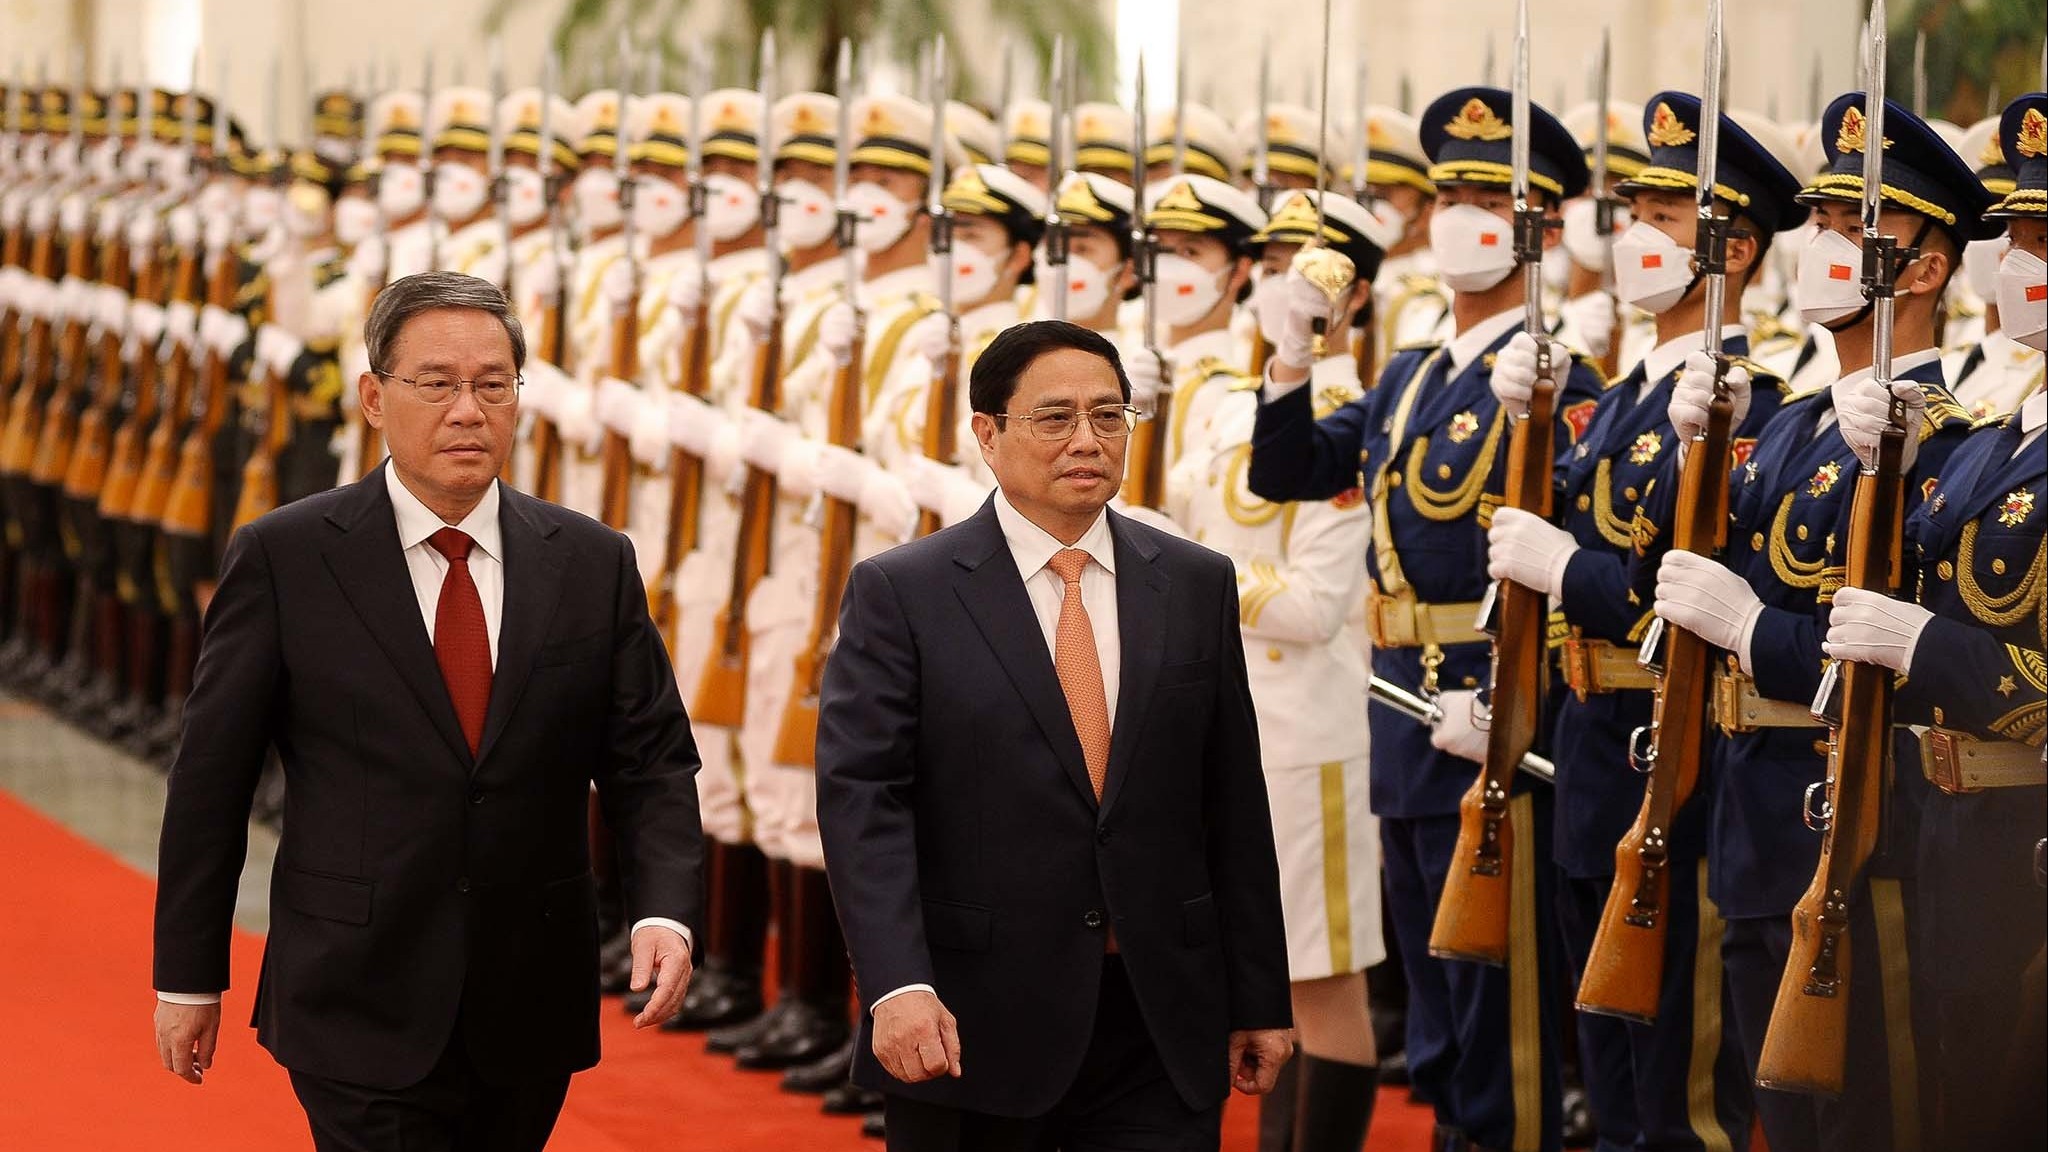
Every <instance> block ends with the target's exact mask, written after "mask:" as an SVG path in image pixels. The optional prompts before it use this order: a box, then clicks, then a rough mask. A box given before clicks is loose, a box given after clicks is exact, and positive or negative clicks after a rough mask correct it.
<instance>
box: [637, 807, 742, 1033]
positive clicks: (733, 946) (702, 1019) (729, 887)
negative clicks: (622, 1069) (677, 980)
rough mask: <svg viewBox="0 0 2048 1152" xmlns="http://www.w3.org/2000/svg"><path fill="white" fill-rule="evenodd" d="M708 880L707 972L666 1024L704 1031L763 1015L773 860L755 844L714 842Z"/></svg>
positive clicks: (674, 1028)
mask: <svg viewBox="0 0 2048 1152" xmlns="http://www.w3.org/2000/svg"><path fill="white" fill-rule="evenodd" d="M705 880H706V887H707V889H708V896H709V899H708V900H707V901H706V903H705V926H704V970H703V971H702V972H701V973H699V974H698V976H697V978H696V979H695V980H692V981H691V982H690V990H689V992H688V993H687V994H685V995H684V997H683V1007H682V1010H681V1011H680V1012H677V1013H676V1014H675V1016H673V1017H672V1018H670V1019H669V1021H668V1022H667V1023H665V1024H663V1025H662V1027H663V1028H665V1029H667V1030H669V1031H671V1032H704V1031H707V1030H709V1029H712V1028H723V1027H725V1026H726V1025H728V1024H736V1023H738V1022H739V1021H742V1020H749V1019H752V1018H753V1017H755V1016H759V1015H760V1014H761V958H762V954H763V952H764V951H765V950H766V947H767V937H768V858H767V857H766V856H763V855H762V854H761V850H760V849H759V848H756V847H754V846H753V845H752V844H720V843H719V842H717V841H715V840H714V841H712V842H711V845H710V851H709V852H708V854H707V860H706V867H705Z"/></svg>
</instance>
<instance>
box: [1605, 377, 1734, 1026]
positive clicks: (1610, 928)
mask: <svg viewBox="0 0 2048 1152" xmlns="http://www.w3.org/2000/svg"><path fill="white" fill-rule="evenodd" d="M1733 429H1734V406H1733V405H1732V404H1731V403H1730V402H1729V400H1728V398H1727V397H1726V396H1722V395H1716V396H1715V397H1714V399H1713V401H1712V402H1711V403H1710V404H1709V405H1708V407H1707V426H1706V429H1705V431H1704V432H1703V433H1702V434H1701V435H1700V438H1699V439H1697V440H1695V441H1694V442H1693V443H1692V445H1691V447H1690V448H1689V449H1688V451H1687V453H1686V457H1685V466H1684V467H1683V468H1682V469H1681V470H1680V472H1679V476H1678V512H1677V523H1676V524H1675V525H1674V527H1673V535H1672V546H1673V547H1676V548H1680V549H1683V550H1685V551H1687V552H1693V553H1697V554H1699V555H1701V556H1714V555H1718V554H1719V552H1720V549H1721V546H1722V544H1723V543H1724V538H1725V536H1726V532H1727V524H1728V469H1729V467H1730V466H1731V461H1732V456H1731V453H1730V451H1729V449H1730V437H1731V436H1732V435H1733ZM1713 659H1714V649H1713V646H1712V645H1710V644H1708V643H1707V642H1706V641H1704V640H1702V639H1700V638H1699V637H1698V636H1696V635H1694V634H1692V633H1691V632H1687V631H1685V630H1684V629H1682V628H1671V629H1666V630H1665V631H1664V636H1663V647H1662V651H1661V652H1660V653H1658V662H1659V663H1660V664H1661V666H1662V667H1661V671H1660V674H1659V676H1658V680H1657V698H1656V704H1655V710H1654V711H1653V712H1652V714H1651V715H1652V719H1651V721H1650V726H1649V727H1648V728H1647V729H1641V728H1639V729H1637V730H1636V732H1635V733H1634V734H1633V735H1632V736H1631V737H1630V738H1629V759H1630V763H1631V764H1632V765H1634V766H1635V768H1636V770H1637V771H1642V770H1644V767H1645V765H1644V764H1643V763H1641V761H1642V760H1647V761H1648V765H1647V767H1648V771H1649V775H1650V779H1649V782H1648V784H1647V786H1646V787H1645V788H1644V791H1643V806H1642V809H1641V810H1640V811H1639V812H1637V814H1636V819H1635V823H1634V824H1633V825H1631V826H1630V827H1629V830H1628V832H1627V833H1626V834H1625V835H1623V836H1622V838H1621V842H1620V843H1619V844H1617V845H1616V846H1615V849H1614V886H1613V887H1612V888H1610V889H1608V892H1607V906H1606V907H1605V908H1604V909H1602V910H1601V914H1600V927H1599V928H1598V929H1597V930H1596V931H1595V932H1594V934H1593V948H1592V951H1591V952H1590V953H1588V955H1587V959H1586V974H1585V976H1584V978H1583V979H1581V980H1580V981H1579V996H1578V1006H1579V1008H1580V1009H1582V1010H1584V1011H1587V1012H1598V1013H1601V1014H1602V1015H1607V1016H1620V1017H1622V1018H1624V1019H1629V1020H1638V1021H1642V1022H1644V1023H1648V1022H1649V1021H1652V1020H1654V1019H1656V1018H1657V1001H1658V998H1659V994H1660V992H1661V991H1662V989H1663V979H1664V944H1665V940H1666V938H1667V936H1668V934H1669V931H1670V924H1671V919H1670V910H1671V898H1670V894H1671V874H1670V869H1669V863H1670V860H1669V853H1670V835H1671V826H1672V824H1673V823H1674V822H1675V821H1676V820H1677V818H1678V812H1679V810H1680V809H1681V808H1683V807H1685V804H1686V801H1687V800H1689V799H1691V798H1692V795H1693V792H1694V791H1695V790H1696V789H1697V787H1698V785H1699V778H1700V762H1701V758H1702V757H1703V756H1704V754H1705V752H1706V741H1707V722H1708V700H1709V694H1710V687H1711V676H1712V674H1713V673H1712V662H1713ZM1646 736H1647V738H1648V746H1647V748H1644V747H1642V744H1643V741H1644V738H1645V737H1646Z"/></svg>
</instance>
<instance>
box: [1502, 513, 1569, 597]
mask: <svg viewBox="0 0 2048 1152" xmlns="http://www.w3.org/2000/svg"><path fill="white" fill-rule="evenodd" d="M1578 550H1579V544H1578V541H1576V540H1574V539H1572V534H1571V533H1569V532H1567V531H1565V530H1564V529H1562V528H1559V527H1557V526H1556V525H1554V524H1552V523H1550V522H1549V521H1547V520H1545V519H1543V518H1542V517H1541V516H1537V515H1534V514H1533V513H1529V512H1524V511H1522V510H1521V509H1519V508H1497V509H1495V510H1494V513H1493V527H1492V528H1490V529H1488V530H1487V533H1486V574H1487V575H1488V576H1490V577H1492V578H1493V579H1495V580H1512V581H1514V582H1515V583H1517V584H1520V585H1521V586H1523V587H1524V588H1534V589H1536V590H1537V591H1538V592H1544V593H1548V594H1549V595H1551V596H1562V595H1564V570H1565V566H1566V565H1567V564H1570V563H1571V559H1572V553H1574V552H1577V551H1578Z"/></svg>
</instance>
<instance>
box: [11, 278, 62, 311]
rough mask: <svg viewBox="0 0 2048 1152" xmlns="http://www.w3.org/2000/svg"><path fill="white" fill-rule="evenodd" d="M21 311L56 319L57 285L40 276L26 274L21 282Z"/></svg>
mask: <svg viewBox="0 0 2048 1152" xmlns="http://www.w3.org/2000/svg"><path fill="white" fill-rule="evenodd" d="M20 297H21V304H20V307H21V311H22V312H23V313H24V314H25V315H29V316H41V317H44V318H46V319H49V320H51V321H53V322H54V321H55V319H56V311H57V286H56V285H55V284H52V283H50V282H49V281H48V280H45V279H43V278H42V277H40V276H33V275H32V276H26V277H23V279H22V282H21V292H20Z"/></svg>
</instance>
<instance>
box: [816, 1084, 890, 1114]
mask: <svg viewBox="0 0 2048 1152" xmlns="http://www.w3.org/2000/svg"><path fill="white" fill-rule="evenodd" d="M881 1106H882V1094H881V1093H880V1092H874V1091H870V1090H869V1089H866V1088H863V1087H861V1086H860V1085H858V1084H855V1083H853V1082H852V1081H848V1082H846V1083H844V1084H841V1085H840V1086H839V1087H837V1088H834V1089H833V1090H831V1091H830V1092H827V1093H825V1102H824V1104H823V1105H822V1106H821V1107H822V1108H823V1109H824V1112H825V1115H827V1116H859V1115H861V1114H863V1113H866V1112H873V1111H876V1110H878V1109H880V1108H881Z"/></svg>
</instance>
